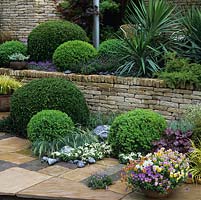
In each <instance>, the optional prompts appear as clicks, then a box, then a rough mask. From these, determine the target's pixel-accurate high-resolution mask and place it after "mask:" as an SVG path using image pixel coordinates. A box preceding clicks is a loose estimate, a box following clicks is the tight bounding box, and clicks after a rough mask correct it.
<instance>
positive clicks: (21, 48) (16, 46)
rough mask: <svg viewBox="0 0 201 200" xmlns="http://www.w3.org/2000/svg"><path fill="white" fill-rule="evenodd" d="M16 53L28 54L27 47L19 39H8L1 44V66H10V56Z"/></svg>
mask: <svg viewBox="0 0 201 200" xmlns="http://www.w3.org/2000/svg"><path fill="white" fill-rule="evenodd" d="M14 53H21V54H24V55H26V53H27V47H26V46H25V45H24V44H23V43H22V42H19V41H14V40H13V41H8V42H5V43H3V44H1V45H0V66H2V67H3V66H8V64H9V61H10V60H9V56H11V55H12V54H14Z"/></svg>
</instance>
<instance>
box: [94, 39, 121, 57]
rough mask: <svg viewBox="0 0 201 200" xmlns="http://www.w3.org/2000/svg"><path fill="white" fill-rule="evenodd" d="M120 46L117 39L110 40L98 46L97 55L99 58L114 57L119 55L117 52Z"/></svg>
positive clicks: (119, 41)
mask: <svg viewBox="0 0 201 200" xmlns="http://www.w3.org/2000/svg"><path fill="white" fill-rule="evenodd" d="M121 44H122V41H121V40H119V39H110V40H106V41H104V42H102V43H101V44H100V47H99V49H98V54H99V55H100V56H106V55H109V56H115V55H118V54H120V53H121V52H120V51H119V52H118V50H119V46H120V45H121Z"/></svg>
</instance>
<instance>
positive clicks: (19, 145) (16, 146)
mask: <svg viewBox="0 0 201 200" xmlns="http://www.w3.org/2000/svg"><path fill="white" fill-rule="evenodd" d="M29 146H30V142H29V141H28V140H25V139H21V138H18V137H11V138H6V139H3V140H0V147H1V148H0V153H12V152H14V153H15V152H16V151H20V150H22V149H27V148H28V147H29Z"/></svg>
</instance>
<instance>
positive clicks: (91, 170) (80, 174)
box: [60, 164, 105, 181]
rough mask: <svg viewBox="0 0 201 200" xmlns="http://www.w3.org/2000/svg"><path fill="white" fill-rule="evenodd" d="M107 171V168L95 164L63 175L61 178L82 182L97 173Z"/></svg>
mask: <svg viewBox="0 0 201 200" xmlns="http://www.w3.org/2000/svg"><path fill="white" fill-rule="evenodd" d="M104 169H105V166H103V165H98V164H93V165H87V166H86V167H84V168H81V169H80V168H78V169H75V170H73V171H70V172H67V173H65V174H63V175H61V176H60V177H61V178H65V179H68V180H72V181H81V180H84V179H87V178H88V177H89V176H91V175H93V174H95V173H98V172H99V173H100V172H101V171H102V172H103V170H104Z"/></svg>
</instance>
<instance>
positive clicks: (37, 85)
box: [11, 78, 89, 136]
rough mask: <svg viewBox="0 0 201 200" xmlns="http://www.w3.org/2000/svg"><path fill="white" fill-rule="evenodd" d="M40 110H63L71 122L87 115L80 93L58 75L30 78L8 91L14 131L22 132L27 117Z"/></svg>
mask: <svg viewBox="0 0 201 200" xmlns="http://www.w3.org/2000/svg"><path fill="white" fill-rule="evenodd" d="M42 110H60V111H62V112H65V113H66V114H68V116H69V117H71V118H72V120H73V122H74V123H80V124H86V123H87V121H88V118H89V110H88V107H87V104H86V102H85V99H84V96H83V94H82V93H81V92H80V90H79V89H78V88H77V87H76V86H75V85H74V84H73V83H71V82H69V81H67V80H64V79H60V78H44V79H39V80H34V81H31V82H30V83H28V84H26V85H24V86H23V87H21V88H20V89H18V90H17V91H15V92H14V94H13V95H12V98H11V118H12V120H13V124H14V125H15V127H14V131H15V132H17V133H19V134H22V135H24V136H26V128H27V124H28V122H29V120H30V119H31V118H32V116H33V115H35V114H36V113H38V112H39V111H42Z"/></svg>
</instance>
